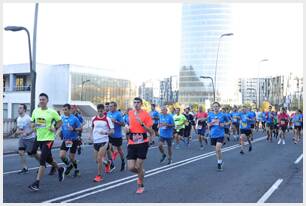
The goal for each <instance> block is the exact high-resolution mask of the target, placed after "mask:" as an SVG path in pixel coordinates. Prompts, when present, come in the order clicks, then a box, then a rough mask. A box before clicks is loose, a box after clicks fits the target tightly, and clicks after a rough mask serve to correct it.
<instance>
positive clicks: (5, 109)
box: [3, 103, 8, 119]
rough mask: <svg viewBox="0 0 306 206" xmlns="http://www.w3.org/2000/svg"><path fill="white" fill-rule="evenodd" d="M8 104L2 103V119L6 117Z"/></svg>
mask: <svg viewBox="0 0 306 206" xmlns="http://www.w3.org/2000/svg"><path fill="white" fill-rule="evenodd" d="M7 107H8V105H7V103H3V119H7V118H8V108H7Z"/></svg>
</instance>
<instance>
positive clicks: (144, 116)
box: [129, 109, 153, 133]
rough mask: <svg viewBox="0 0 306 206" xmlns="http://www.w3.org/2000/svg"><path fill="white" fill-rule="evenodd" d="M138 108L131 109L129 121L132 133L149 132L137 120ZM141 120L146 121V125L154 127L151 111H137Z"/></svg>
mask: <svg viewBox="0 0 306 206" xmlns="http://www.w3.org/2000/svg"><path fill="white" fill-rule="evenodd" d="M136 112H137V111H136V110H131V111H129V122H130V132H131V133H147V131H146V130H145V129H144V128H143V127H142V126H141V124H140V123H139V122H138V121H137V120H136V116H135V113H136ZM137 115H138V116H139V118H140V120H141V121H142V122H143V123H144V125H145V126H146V127H152V125H153V121H152V118H151V117H150V115H149V113H148V112H146V111H144V110H142V109H141V110H139V112H138V113H137Z"/></svg>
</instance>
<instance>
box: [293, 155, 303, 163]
mask: <svg viewBox="0 0 306 206" xmlns="http://www.w3.org/2000/svg"><path fill="white" fill-rule="evenodd" d="M302 158H303V153H302V154H301V155H300V156H299V157H298V158H297V159H296V160H295V162H294V164H298V163H299V162H300V161H301V159H302Z"/></svg>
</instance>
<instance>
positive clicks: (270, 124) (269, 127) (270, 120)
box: [265, 105, 274, 142]
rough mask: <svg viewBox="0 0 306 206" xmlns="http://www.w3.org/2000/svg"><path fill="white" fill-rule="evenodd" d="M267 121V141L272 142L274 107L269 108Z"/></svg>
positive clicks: (266, 114)
mask: <svg viewBox="0 0 306 206" xmlns="http://www.w3.org/2000/svg"><path fill="white" fill-rule="evenodd" d="M265 120H266V130H267V135H268V137H267V141H270V142H272V130H273V120H274V115H273V113H272V106H271V105H270V106H269V111H268V112H266V113H265Z"/></svg>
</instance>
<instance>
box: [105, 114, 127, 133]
mask: <svg viewBox="0 0 306 206" xmlns="http://www.w3.org/2000/svg"><path fill="white" fill-rule="evenodd" d="M107 117H109V118H111V119H115V120H116V121H118V122H120V123H122V122H123V118H122V115H121V112H119V111H114V112H108V113H107ZM113 124H114V134H113V135H112V138H122V126H121V125H119V124H116V123H113Z"/></svg>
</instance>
